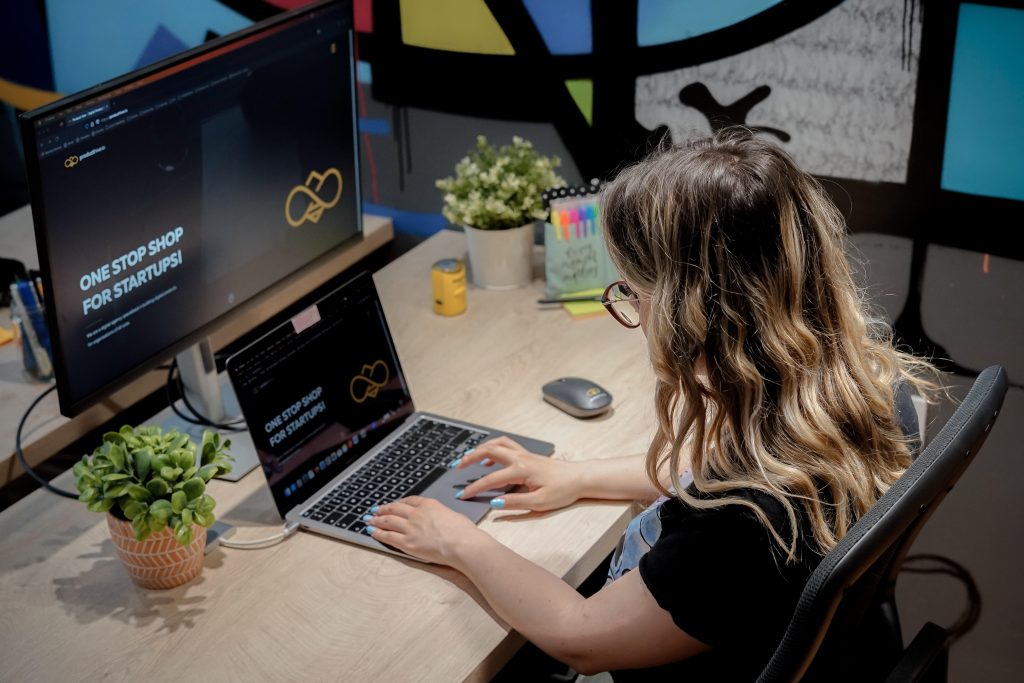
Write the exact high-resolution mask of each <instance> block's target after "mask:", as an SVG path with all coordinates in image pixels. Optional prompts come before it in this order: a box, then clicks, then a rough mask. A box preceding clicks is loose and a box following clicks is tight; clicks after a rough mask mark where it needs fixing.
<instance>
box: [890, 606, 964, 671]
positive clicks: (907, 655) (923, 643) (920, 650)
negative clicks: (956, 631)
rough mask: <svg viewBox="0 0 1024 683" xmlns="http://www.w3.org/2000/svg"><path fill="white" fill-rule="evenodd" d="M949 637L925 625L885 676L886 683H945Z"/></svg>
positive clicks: (932, 625) (940, 629)
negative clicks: (887, 675) (886, 676)
mask: <svg viewBox="0 0 1024 683" xmlns="http://www.w3.org/2000/svg"><path fill="white" fill-rule="evenodd" d="M948 640H949V634H948V633H946V629H944V628H942V627H941V626H939V625H937V624H933V623H932V622H930V621H929V622H928V623H926V624H925V625H924V626H922V627H921V630H920V631H918V632H917V635H916V636H914V640H913V641H912V642H911V643H910V645H909V646H908V647H907V649H906V650H905V651H904V652H903V656H902V657H901V658H900V661H899V662H897V663H896V666H895V667H893V670H892V671H891V672H890V673H889V677H888V678H887V679H886V683H939V682H941V683H945V682H946V679H947V676H948V668H949V648H948V647H947V641H948Z"/></svg>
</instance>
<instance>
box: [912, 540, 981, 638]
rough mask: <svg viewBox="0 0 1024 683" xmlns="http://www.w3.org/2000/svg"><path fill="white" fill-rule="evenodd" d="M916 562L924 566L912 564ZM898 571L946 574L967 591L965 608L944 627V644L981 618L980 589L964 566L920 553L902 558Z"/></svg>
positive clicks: (947, 559)
mask: <svg viewBox="0 0 1024 683" xmlns="http://www.w3.org/2000/svg"><path fill="white" fill-rule="evenodd" d="M928 563H931V564H928ZM916 564H922V565H924V566H921V567H917V566H914V565H916ZM900 571H901V572H910V573H913V574H946V575H948V576H952V577H954V578H956V579H957V580H959V581H960V583H962V584H963V585H964V589H965V590H966V591H967V608H966V609H965V610H964V611H963V613H962V614H961V615H960V618H959V619H957V620H956V621H955V622H954V623H953V625H952V626H950V627H949V628H947V629H945V630H946V633H947V634H948V639H947V640H946V645H952V644H953V642H954V641H956V640H957V639H959V638H960V637H961V636H963V635H964V634H965V633H967V632H968V631H970V630H971V629H972V628H974V626H975V624H977V623H978V619H980V618H981V591H979V590H978V584H977V583H975V581H974V577H973V576H971V573H970V572H969V571H967V568H966V567H964V566H963V565H961V564H959V563H958V562H955V561H953V560H951V559H950V558H948V557H944V556H942V555H929V554H921V555H911V556H910V557H907V558H906V559H905V560H903V566H902V567H900Z"/></svg>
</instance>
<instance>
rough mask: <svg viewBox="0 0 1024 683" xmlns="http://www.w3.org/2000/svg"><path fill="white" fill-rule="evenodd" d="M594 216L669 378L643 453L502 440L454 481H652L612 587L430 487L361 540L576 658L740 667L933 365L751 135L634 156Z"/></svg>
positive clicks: (599, 494)
mask: <svg viewBox="0 0 1024 683" xmlns="http://www.w3.org/2000/svg"><path fill="white" fill-rule="evenodd" d="M603 222H604V229H605V237H606V241H607V243H608V248H609V252H610V254H611V257H612V260H613V262H614V263H615V265H616V266H617V268H618V270H619V272H620V273H621V275H622V277H623V281H621V282H619V283H616V284H614V285H612V286H610V287H609V289H608V291H607V292H606V295H605V297H606V302H607V304H606V305H607V306H608V307H609V310H611V311H612V312H613V314H614V315H615V317H616V319H618V320H619V322H622V323H623V324H625V325H627V326H629V327H636V326H639V327H641V328H642V330H643V332H644V334H646V336H647V345H648V350H649V355H650V360H651V362H652V364H653V366H654V370H655V374H656V377H657V386H656V388H655V397H654V399H655V405H656V413H657V418H658V431H657V435H656V436H655V438H654V440H653V442H652V443H651V445H650V448H649V450H648V453H647V455H646V457H645V458H641V459H637V458H622V459H613V460H601V461H596V462H595V461H589V462H585V463H569V462H563V461H559V460H551V459H547V458H541V457H539V456H536V455H534V454H531V453H528V452H526V451H524V450H523V449H522V448H521V447H519V446H518V445H517V444H516V443H514V442H512V441H511V440H508V439H496V440H494V441H491V442H489V443H486V444H483V445H481V446H480V447H478V448H477V449H476V450H475V451H472V452H471V453H469V454H467V455H465V456H464V457H463V458H461V462H460V463H459V465H458V466H460V467H464V466H466V465H468V464H470V463H473V462H478V461H481V460H484V459H489V460H490V461H491V462H494V463H498V464H500V465H502V466H503V467H501V468H499V469H496V471H495V472H493V473H492V474H489V475H488V476H486V477H484V478H482V479H480V480H479V481H477V482H475V483H473V484H471V485H470V486H468V487H466V489H465V490H464V491H463V495H464V496H467V497H470V496H473V495H476V494H477V493H480V492H482V491H486V490H488V489H493V488H496V487H500V486H505V485H508V484H521V485H523V486H524V487H525V492H521V493H510V494H507V495H505V496H503V503H504V504H503V507H504V508H521V509H532V510H548V509H552V508H557V507H560V506H564V505H568V504H570V503H572V502H573V501H575V500H577V499H579V498H584V497H586V498H608V499H644V498H646V499H648V500H649V499H651V498H653V497H655V496H658V495H659V494H660V495H661V496H662V497H663V498H662V499H660V500H658V501H656V502H655V504H654V505H653V506H652V507H651V508H649V509H648V511H647V512H646V513H645V514H644V515H641V517H640V518H638V519H637V520H634V523H633V524H631V525H630V528H629V530H627V533H626V539H625V540H626V544H625V547H624V550H623V551H620V552H619V553H617V554H616V557H615V558H614V561H613V567H612V572H611V579H612V580H610V581H609V583H608V584H607V585H606V586H605V587H604V588H603V589H602V590H600V591H599V592H598V593H596V594H595V595H593V596H592V597H590V598H587V599H584V598H583V597H582V596H580V595H578V594H577V593H576V591H575V590H573V589H572V588H571V587H570V586H568V585H566V584H565V583H563V582H562V581H561V580H559V579H558V578H557V577H555V576H553V575H551V574H550V573H548V572H547V571H545V570H544V569H542V568H540V567H538V566H536V565H534V564H532V563H530V562H529V561H527V560H525V559H523V558H522V557H519V556H518V555H516V554H515V553H513V552H512V551H510V550H509V549H507V548H505V547H504V546H502V545H500V544H499V543H497V542H496V541H495V540H494V539H492V538H491V537H490V536H488V535H487V534H486V533H485V532H483V531H482V530H480V529H479V528H478V527H476V526H475V525H473V524H472V523H470V522H469V521H468V520H467V519H466V518H465V517H463V516H461V515H459V514H457V513H454V512H452V511H450V510H448V509H447V508H445V507H444V506H442V505H440V504H438V503H436V502H435V501H431V500H426V499H420V498H409V499H405V500H401V501H397V502H394V503H391V504H388V505H384V506H381V507H380V508H379V509H378V510H376V512H375V515H374V516H373V518H372V519H371V520H370V521H369V524H370V525H372V527H373V529H372V531H371V533H372V535H373V537H374V538H376V539H377V540H379V541H381V542H382V543H387V544H389V545H392V546H395V547H397V548H400V549H401V550H403V551H405V552H407V553H409V554H411V555H414V556H416V557H420V558H423V559H425V560H428V561H431V562H436V563H440V564H446V565H450V566H452V567H454V568H456V569H458V570H459V571H461V572H462V573H464V574H465V575H466V576H467V577H469V578H470V580H472V581H473V583H474V584H475V585H476V586H477V587H478V588H479V590H480V592H481V593H482V594H483V595H484V597H485V598H486V599H487V601H488V602H489V603H490V605H491V606H492V607H493V608H494V610H495V612H497V613H498V614H499V615H500V616H501V617H502V619H504V620H505V621H506V622H507V623H508V624H510V625H511V626H512V627H513V628H515V629H516V630H517V631H519V632H520V633H522V634H523V635H524V636H525V637H527V638H528V639H529V640H531V641H532V642H533V643H535V644H536V645H537V646H538V647H540V648H541V649H543V650H545V651H546V652H548V653H549V654H551V655H552V656H554V657H555V658H557V659H559V660H561V661H564V662H566V663H568V664H569V665H571V666H572V667H573V668H575V669H576V670H578V671H580V672H584V673H588V672H595V671H603V670H616V671H620V672H623V673H625V671H624V670H630V669H640V668H648V669H649V668H650V667H662V668H659V669H658V670H657V671H650V670H648V671H645V672H636V673H638V674H642V675H641V676H639V677H640V678H642V679H643V680H651V679H652V678H655V677H657V676H656V675H655V674H663V675H665V676H666V677H667V676H668V675H672V676H679V675H687V676H693V677H695V678H694V680H699V677H700V676H701V675H702V674H706V675H708V676H709V677H713V679H714V680H750V679H753V678H755V677H756V676H757V674H758V672H759V671H760V670H761V669H762V668H763V666H764V665H765V664H766V662H767V660H768V659H769V657H770V656H771V653H772V651H773V650H774V647H775V645H776V644H777V643H778V642H779V640H780V638H781V635H782V633H783V631H784V630H785V626H786V623H787V622H788V620H789V617H790V615H791V614H792V611H793V607H794V606H795V604H796V601H797V598H798V597H799V595H800V591H801V590H802V588H803V585H804V583H805V582H806V580H807V577H808V576H809V574H810V573H811V572H812V571H813V570H814V567H815V566H816V565H817V563H818V562H819V560H820V559H821V557H822V556H823V555H824V554H825V553H827V552H828V551H829V550H830V549H831V548H833V547H834V546H835V544H836V542H837V541H838V540H839V539H840V538H841V537H842V536H843V535H844V534H845V533H846V531H847V529H849V527H850V526H851V525H852V524H853V523H854V522H855V521H856V520H857V519H858V518H860V517H861V516H862V515H863V514H864V513H865V512H866V511H867V510H868V509H869V508H870V507H871V506H872V505H873V504H874V503H875V501H876V500H877V499H878V498H879V497H880V496H881V495H882V494H883V493H884V492H885V491H886V490H887V489H888V487H889V486H890V485H891V484H892V483H893V482H894V481H895V480H896V479H897V478H898V477H899V476H900V474H901V473H902V472H903V470H904V469H905V468H906V467H907V465H908V464H909V463H910V459H911V449H912V443H911V440H910V438H909V437H908V436H905V432H904V428H903V427H902V426H901V414H903V415H904V416H907V415H909V414H910V413H912V411H910V410H899V409H898V408H897V403H898V402H900V401H903V400H906V397H903V398H902V399H898V396H899V395H901V394H902V393H905V391H904V390H902V389H901V387H903V386H904V385H906V384H911V385H913V386H916V387H918V388H919V389H924V390H928V389H929V388H931V387H932V386H933V385H931V384H930V383H929V382H926V381H924V380H922V379H919V378H920V377H922V376H923V375H925V374H927V373H928V372H930V370H931V367H930V366H929V365H928V364H927V363H924V362H923V361H919V360H916V359H914V358H913V357H911V356H909V355H906V354H904V353H901V352H899V351H897V350H895V349H894V348H893V345H892V343H891V341H890V339H889V337H888V336H887V335H886V334H885V330H884V328H883V327H882V326H880V325H878V324H875V323H872V322H870V321H869V319H868V316H867V314H866V312H865V307H864V304H863V302H862V301H861V300H860V298H859V297H858V291H857V289H856V287H855V285H854V283H853V280H852V277H851V274H850V270H849V266H848V264H847V261H846V257H845V254H844V251H843V233H844V225H843V220H842V218H841V216H840V214H839V213H838V211H837V210H836V208H835V206H833V204H832V203H831V202H830V201H829V200H828V199H827V198H826V196H825V194H824V192H823V191H822V190H821V188H820V187H819V186H818V184H817V183H816V182H815V181H814V179H813V178H812V177H811V176H810V175H808V174H806V173H804V172H803V171H801V170H799V169H798V168H797V167H796V165H795V164H794V163H793V161H792V160H791V159H790V158H789V157H788V156H787V155H786V154H785V153H784V152H782V151H781V150H780V149H778V148H777V147H775V146H773V145H771V144H768V143H766V142H764V141H761V140H758V139H756V138H753V137H752V136H751V135H750V134H749V132H746V131H731V132H726V133H722V134H719V135H716V136H714V137H711V138H704V139H700V140H695V141H692V142H690V143H688V144H686V145H685V146H682V147H677V148H672V149H666V150H661V151H659V152H657V153H655V154H654V156H652V157H651V158H649V159H647V160H645V161H643V162H641V163H639V164H636V165H634V166H632V167H629V168H627V169H625V170H624V171H623V172H622V173H620V174H619V176H618V177H617V178H616V180H615V181H614V182H612V183H611V184H610V185H609V186H608V188H607V189H606V190H605V192H604V196H603ZM911 431H916V428H914V429H907V430H906V432H907V433H910V432H911ZM641 460H642V462H641ZM499 505H500V504H499ZM648 544H650V546H651V547H650V549H649V550H647V545H648ZM643 551H646V552H643ZM634 568H636V569H639V571H630V570H631V569H634ZM623 677H626V676H623ZM616 678H617V679H618V678H619V675H616Z"/></svg>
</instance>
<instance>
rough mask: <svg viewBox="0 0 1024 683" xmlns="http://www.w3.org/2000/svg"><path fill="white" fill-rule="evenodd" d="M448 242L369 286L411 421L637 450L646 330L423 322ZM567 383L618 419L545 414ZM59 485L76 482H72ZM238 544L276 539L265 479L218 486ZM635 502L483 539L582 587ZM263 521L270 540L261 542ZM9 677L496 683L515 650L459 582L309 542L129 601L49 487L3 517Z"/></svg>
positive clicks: (642, 433)
mask: <svg viewBox="0 0 1024 683" xmlns="http://www.w3.org/2000/svg"><path fill="white" fill-rule="evenodd" d="M464 249H465V248H464V242H463V237H462V235H461V234H458V233H451V232H442V233H439V234H438V235H436V236H434V237H432V238H431V239H430V240H428V241H427V242H425V243H423V244H421V245H420V246H418V247H417V248H416V249H414V250H413V251H411V252H409V253H408V254H406V255H405V256H403V257H402V258H400V259H398V260H397V261H395V262H394V263H392V264H391V265H389V266H388V267H386V268H384V269H383V270H381V271H380V272H379V273H377V275H376V276H375V279H376V282H377V286H378V288H379V290H380V293H381V297H382V299H383V302H384V309H385V311H386V313H387V316H388V321H389V324H390V326H391V330H392V333H393V334H394V336H395V340H396V344H397V347H398V352H399V357H400V358H401V361H402V365H403V368H404V369H405V372H406V376H407V380H408V383H409V386H410V388H411V390H412V393H413V396H414V399H415V400H416V404H417V408H418V409H421V410H430V411H434V412H439V413H441V414H447V415H451V416H453V417H460V418H463V419H466V420H469V421H472V422H477V423H481V424H489V425H492V426H494V427H500V428H504V429H509V430H512V431H516V432H520V433H523V434H529V435H532V436H536V437H538V438H541V439H547V440H550V441H553V442H555V444H556V451H555V455H554V456H553V457H558V458H565V459H569V460H587V459H592V458H603V457H609V456H617V455H623V454H630V453H637V452H641V451H644V450H645V449H646V446H647V444H648V442H649V439H650V437H651V436H652V433H653V426H654V424H655V421H654V419H653V400H652V396H653V373H652V372H651V370H650V365H649V363H648V361H647V357H646V352H645V346H644V338H643V335H642V334H641V333H640V331H639V330H627V329H625V328H623V327H622V326H620V325H618V324H617V323H615V322H614V321H613V320H612V319H611V318H610V317H607V316H605V317H601V318H594V319H590V320H584V321H573V320H571V319H570V318H569V317H568V315H567V314H566V313H565V312H563V311H562V310H560V309H554V310H540V309H539V308H538V306H537V305H536V303H535V300H536V299H537V298H539V297H540V295H541V293H542V290H543V284H542V282H541V281H539V280H535V281H534V282H533V285H532V286H531V287H530V288H529V289H527V290H514V291H504V292H493V291H481V290H476V289H471V290H470V291H469V308H468V311H467V312H466V313H465V314H463V315H461V316H458V317H455V318H442V317H439V316H435V315H434V314H433V313H432V312H431V293H430V266H431V264H432V263H433V262H434V261H436V260H438V259H440V258H445V257H451V256H460V255H462V254H463V253H464ZM563 375H579V376H583V377H587V378H590V379H593V380H594V381H596V382H598V383H600V384H602V385H603V386H605V387H606V388H607V389H608V390H609V391H611V392H612V394H613V395H614V397H615V404H614V406H615V409H614V412H613V413H612V414H610V415H607V416H605V417H603V418H599V419H597V420H595V421H582V420H578V419H575V418H572V417H570V416H568V415H566V414H564V413H562V412H560V411H558V410H556V409H555V408H553V407H551V406H550V405H548V404H546V403H544V402H543V401H542V400H541V395H540V387H541V385H542V384H543V383H545V382H546V381H548V380H550V379H552V378H554V377H558V376H563ZM58 481H60V483H62V484H64V485H66V486H69V485H71V476H70V473H65V474H64V475H62V476H61V477H60V478H59V479H58ZM210 488H211V493H212V495H214V496H215V497H216V499H217V501H218V506H217V511H216V512H217V514H218V515H219V516H220V517H222V518H223V519H224V520H225V521H227V522H230V523H233V524H236V525H238V526H240V527H242V528H240V529H239V531H238V533H237V534H236V536H235V538H236V539H243V538H261V537H264V536H267V535H269V532H270V531H271V529H274V530H276V529H279V528H280V520H279V519H278V517H277V514H276V512H275V510H274V504H273V501H272V499H271V497H270V493H269V490H268V489H267V487H266V484H265V482H264V479H263V475H262V474H261V473H260V472H259V471H255V472H253V473H252V474H250V475H248V476H247V477H245V478H243V479H242V480H241V481H240V482H238V483H235V484H232V483H228V482H221V481H216V480H215V481H213V482H212V483H211V487H210ZM629 507H630V506H629V505H626V504H622V503H605V502H584V503H578V504H576V505H574V506H572V507H571V508H568V509H565V510H560V511H556V512H553V513H548V514H542V515H527V516H522V515H521V513H514V512H511V511H506V512H497V511H494V512H490V513H489V514H488V516H487V517H486V518H485V519H484V521H483V522H482V526H483V528H485V529H486V530H487V531H488V532H489V533H491V534H493V535H494V536H495V537H496V538H498V539H499V540H501V541H502V542H503V543H505V544H507V545H508V546H510V547H511V548H513V549H514V550H516V551H517V552H519V553H521V554H522V555H524V556H525V557H527V558H529V559H531V560H533V561H535V562H537V563H539V564H541V565H542V566H544V567H546V568H547V569H549V570H551V571H552V572H554V573H555V574H556V575H558V576H561V577H564V578H565V580H566V581H568V582H570V583H571V584H573V585H578V584H579V583H580V582H581V581H582V580H583V579H584V578H585V577H586V576H587V575H588V574H589V573H590V572H591V571H592V570H593V569H594V568H595V567H596V566H597V564H598V563H599V561H600V560H601V559H602V558H603V557H604V556H605V555H606V554H607V553H608V552H610V551H611V549H612V548H613V547H614V545H615V543H616V542H617V540H618V537H619V535H620V533H621V531H622V530H623V528H624V527H625V524H626V522H627V521H628V518H629V513H630V510H629ZM253 526H258V527H259V528H252V527H253ZM0 605H2V606H3V608H2V609H0V680H4V681H64V680H100V679H103V680H128V679H131V680H170V679H175V680H180V679H182V678H187V679H189V680H198V681H243V680H260V681H321V680H324V681H326V680H334V681H353V682H361V681H370V682H377V681H388V682H389V683H390V682H395V681H442V682H448V681H462V680H469V681H485V680H488V679H490V678H491V677H492V676H493V675H494V673H495V672H496V671H497V670H498V669H500V667H501V666H502V665H503V664H504V663H505V662H506V661H507V659H508V658H509V657H510V656H511V655H512V654H513V653H514V651H515V650H516V649H517V648H518V647H519V646H520V644H521V643H522V639H521V637H520V636H518V635H517V634H515V633H511V632H510V631H509V629H508V627H507V626H506V625H505V624H503V623H502V622H501V621H499V620H498V619H497V618H496V617H495V616H494V614H493V613H491V612H490V611H489V610H488V609H487V607H486V606H485V605H484V604H483V603H482V601H481V600H480V598H479V595H478V594H477V593H476V592H475V591H474V590H473V589H472V587H471V585H470V584H469V582H468V581H467V580H466V579H465V578H464V577H462V575H460V574H458V573H457V572H455V571H453V570H450V569H444V568H438V567H433V566H429V565H423V564H420V563H417V562H411V561H405V560H402V559H399V558H396V557H393V556H391V555H386V554H383V553H377V552H374V551H372V550H367V549H364V548H361V547H357V546H351V545H347V544H345V543H342V542H339V541H334V540H331V539H327V538H323V537H320V536H317V535H315V534H312V533H305V532H300V533H298V534H296V535H295V536H293V537H292V538H290V539H288V540H287V541H286V542H284V543H283V544H281V545H278V546H274V547H272V548H270V549H266V550H258V551H245V550H232V549H228V548H223V549H218V550H215V551H213V552H211V553H210V554H209V555H207V557H206V563H205V567H204V569H203V573H202V574H201V575H200V577H199V578H197V579H196V580H194V581H192V582H191V583H189V584H187V585H185V586H182V587H180V588H177V589H173V590H170V591H147V590H142V589H139V588H136V587H135V586H134V585H133V584H132V583H131V582H130V580H129V579H128V576H127V574H126V572H125V570H124V569H123V567H122V566H121V564H120V561H119V560H118V559H117V558H116V556H115V555H114V549H113V545H112V543H111V541H110V538H109V534H108V531H107V528H106V523H105V520H104V519H103V517H102V516H100V515H97V514H94V513H90V512H88V511H87V510H85V508H84V506H82V505H81V504H78V503H76V502H75V501H69V500H64V499H59V498H57V497H55V496H52V495H50V494H47V493H46V492H43V491H37V492H35V493H33V494H32V495H31V496H29V497H27V498H26V499H24V500H22V501H20V502H19V503H17V504H15V505H14V506H13V507H11V508H9V509H8V510H6V511H5V512H4V513H2V514H0Z"/></svg>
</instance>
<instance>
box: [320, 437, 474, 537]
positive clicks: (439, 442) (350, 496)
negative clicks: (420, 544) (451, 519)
mask: <svg viewBox="0 0 1024 683" xmlns="http://www.w3.org/2000/svg"><path fill="white" fill-rule="evenodd" d="M486 436H487V432H481V431H479V430H476V429H469V428H467V427H461V426H459V425H453V424H448V423H445V422H437V421H435V420H431V419H428V418H420V419H419V420H417V421H416V423H415V424H413V426H412V427H410V428H409V429H408V430H406V431H405V432H403V433H402V435H401V436H399V437H398V438H397V439H395V440H394V441H392V442H391V443H390V444H388V445H387V446H386V447H385V448H384V450H382V451H380V452H378V453H377V455H376V456H374V457H373V459H371V460H370V461H369V462H367V463H365V464H364V465H363V466H362V467H360V468H359V469H358V470H356V471H355V473H353V474H352V476H350V477H349V478H348V479H346V480H345V481H343V482H341V483H340V484H338V485H337V486H335V487H334V488H333V489H331V490H330V491H329V492H328V493H327V495H325V496H324V497H323V498H321V499H320V500H319V501H317V502H316V504H315V505H313V506H312V507H311V508H309V509H308V510H306V511H305V512H303V513H302V516H303V517H305V518H306V519H310V520H313V521H316V522H322V523H324V524H329V525H331V526H334V527H338V528H339V529H348V530H350V531H355V532H357V533H358V532H361V531H363V529H365V528H366V524H365V523H364V522H363V521H362V517H363V515H365V514H367V513H368V512H369V511H370V508H371V507H372V506H374V505H383V504H384V503H390V502H391V501H394V500H398V499H399V498H404V497H406V496H414V495H417V494H419V493H421V492H423V491H424V490H425V489H426V488H427V487H428V486H430V484H432V483H433V482H434V481H435V480H436V479H437V478H438V477H440V476H441V475H442V474H444V473H445V472H446V471H447V469H448V463H449V462H451V461H452V460H454V459H455V458H457V457H459V456H460V455H462V454H463V453H464V452H465V451H467V450H469V449H470V448H473V447H475V446H476V445H477V444H479V443H480V442H481V441H483V440H484V438H485V437H486ZM452 495H455V492H454V491H453V492H452Z"/></svg>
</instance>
